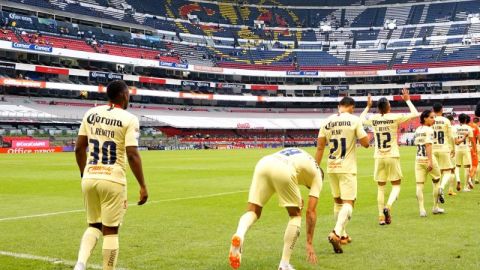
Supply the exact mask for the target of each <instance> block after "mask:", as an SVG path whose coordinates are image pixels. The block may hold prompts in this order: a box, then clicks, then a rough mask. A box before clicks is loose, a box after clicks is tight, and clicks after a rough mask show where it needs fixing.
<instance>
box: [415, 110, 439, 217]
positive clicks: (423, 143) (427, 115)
mask: <svg viewBox="0 0 480 270" xmlns="http://www.w3.org/2000/svg"><path fill="white" fill-rule="evenodd" d="M434 123H435V114H434V113H433V112H432V111H430V110H426V111H424V112H423V113H422V114H421V115H420V124H421V126H419V127H418V128H417V130H416V131H415V145H416V146H417V158H416V162H415V178H416V182H417V200H418V207H419V209H420V217H426V216H427V211H425V206H424V203H423V185H424V184H425V180H426V178H427V176H428V175H430V177H431V178H432V182H433V210H432V213H433V214H443V213H444V212H445V210H443V209H442V208H440V207H438V201H439V198H438V191H439V185H440V183H439V182H440V168H439V167H438V163H437V159H436V158H435V156H434V155H433V153H432V145H433V141H434V134H433V129H432V126H433V124H434Z"/></svg>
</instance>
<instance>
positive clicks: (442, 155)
mask: <svg viewBox="0 0 480 270" xmlns="http://www.w3.org/2000/svg"><path fill="white" fill-rule="evenodd" d="M433 112H434V113H435V123H434V124H433V126H432V128H433V137H434V139H433V147H432V150H433V155H434V156H435V158H436V159H437V162H438V166H439V167H440V172H441V174H442V178H441V179H442V181H441V182H440V187H439V191H438V199H439V200H440V202H441V203H445V196H444V189H445V186H446V185H447V183H449V182H450V181H451V180H452V178H453V177H455V176H454V175H453V173H452V170H453V169H454V168H455V166H454V165H453V163H452V162H451V161H452V159H451V156H453V155H454V154H455V152H453V148H451V147H450V146H451V145H452V144H453V143H452V141H453V136H452V124H451V123H450V120H448V119H447V118H445V117H443V105H442V104H440V103H435V104H433Z"/></svg>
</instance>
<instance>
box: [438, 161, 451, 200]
mask: <svg viewBox="0 0 480 270" xmlns="http://www.w3.org/2000/svg"><path fill="white" fill-rule="evenodd" d="M437 160H438V165H439V167H440V172H441V175H442V176H441V182H440V187H439V190H438V198H439V200H440V203H445V192H444V190H445V187H446V185H447V184H448V183H449V182H450V179H451V178H452V176H451V173H450V169H451V168H452V164H451V159H450V154H449V153H438V159H437Z"/></svg>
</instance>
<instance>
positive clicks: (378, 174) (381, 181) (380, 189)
mask: <svg viewBox="0 0 480 270" xmlns="http://www.w3.org/2000/svg"><path fill="white" fill-rule="evenodd" d="M385 160H386V159H384V158H376V159H375V171H374V173H373V174H374V177H375V181H376V182H377V207H378V224H379V225H385V216H384V214H383V209H384V208H385V185H386V183H387V182H386V181H387V173H386V172H387V169H386V168H385Z"/></svg>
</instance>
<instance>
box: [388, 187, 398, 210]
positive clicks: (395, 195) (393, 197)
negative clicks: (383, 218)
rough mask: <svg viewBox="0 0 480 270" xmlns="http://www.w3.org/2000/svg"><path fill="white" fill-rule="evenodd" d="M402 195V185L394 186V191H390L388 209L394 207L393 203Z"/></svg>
mask: <svg viewBox="0 0 480 270" xmlns="http://www.w3.org/2000/svg"><path fill="white" fill-rule="evenodd" d="M399 195H400V185H392V191H390V196H389V197H388V201H387V207H389V208H390V207H392V205H393V203H394V202H395V201H396V200H397V199H398V196H399Z"/></svg>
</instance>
